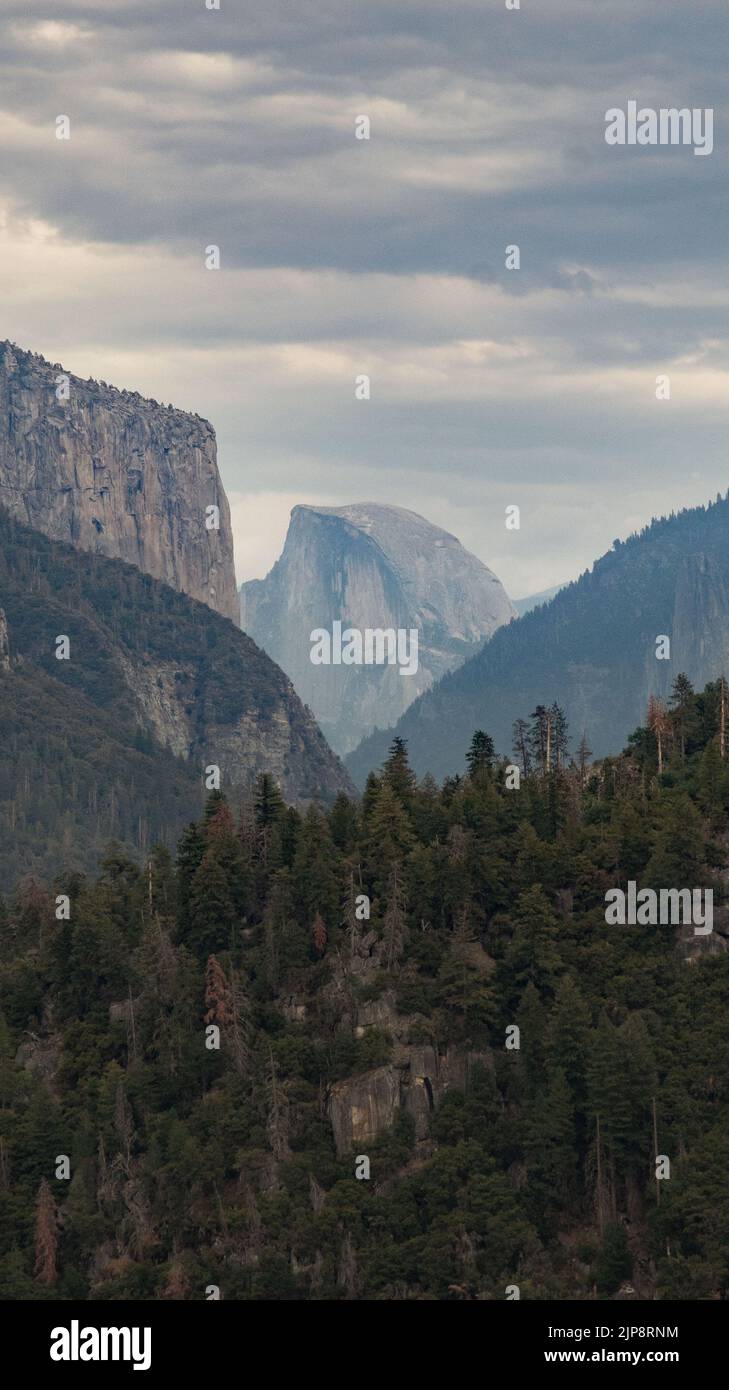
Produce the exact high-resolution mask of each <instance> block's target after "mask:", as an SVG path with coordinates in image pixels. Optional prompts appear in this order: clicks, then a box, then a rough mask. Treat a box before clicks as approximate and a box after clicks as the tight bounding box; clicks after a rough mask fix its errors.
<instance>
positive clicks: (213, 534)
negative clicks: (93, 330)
mask: <svg viewBox="0 0 729 1390" xmlns="http://www.w3.org/2000/svg"><path fill="white" fill-rule="evenodd" d="M62 374H64V369H63V368H62V367H61V366H60V365H59V364H56V365H52V364H51V363H50V362H46V361H45V360H44V358H42V357H39V356H37V355H36V354H35V353H30V352H23V351H21V349H20V348H17V347H15V346H14V345H13V344H11V343H8V342H5V343H0V505H1V506H4V507H7V509H8V511H10V512H12V514H13V515H14V516H17V517H18V519H19V520H20V521H24V522H27V523H28V525H30V526H33V527H35V528H36V529H37V530H39V531H43V532H44V533H45V534H46V535H47V536H50V537H51V538H52V539H53V540H61V541H68V542H69V543H70V544H71V545H75V546H77V547H78V548H79V549H82V550H91V551H95V552H97V553H99V554H103V555H113V556H117V557H118V558H120V559H122V560H128V561H129V562H130V564H133V565H137V566H138V567H139V569H142V570H144V571H145V572H146V573H148V574H152V575H154V576H155V578H157V579H164V580H165V582H166V583H167V584H171V585H172V587H173V588H175V589H180V590H181V591H182V592H183V593H186V594H190V595H191V596H192V597H193V598H196V599H200V600H201V601H202V602H203V603H207V604H209V605H210V606H211V608H215V609H217V610H218V612H220V613H224V614H225V615H226V616H227V617H229V618H232V619H233V620H234V621H235V622H237V621H238V600H237V595H236V585H235V570H234V566H233V537H232V532H231V529H230V514H229V510H228V501H227V498H226V496H225V492H224V490H223V485H222V483H221V481H220V476H219V474H218V465H217V461H216V444H215V431H214V430H213V427H212V425H210V424H208V422H207V420H202V419H201V418H200V417H199V416H198V415H189V414H187V413H186V412H184V411H181V410H173V409H172V407H166V406H162V405H159V404H158V403H157V402H156V401H150V400H145V399H144V398H143V397H142V396H139V395H138V394H137V393H136V392H135V391H118V390H117V389H116V387H113V386H107V385H106V383H105V382H98V381H83V380H81V378H79V377H76V376H72V375H70V373H65V378H66V382H67V389H68V399H67V400H64V399H58V394H57V392H58V391H60V392H61V393H62V392H63V390H64V386H63V383H62V382H61V380H60V379H61V376H62ZM59 382H60V385H59ZM211 505H215V506H217V507H218V508H219V513H220V516H219V521H220V526H219V529H218V530H215V529H210V530H208V529H207V527H206V508H207V507H208V506H211ZM213 519H214V518H213Z"/></svg>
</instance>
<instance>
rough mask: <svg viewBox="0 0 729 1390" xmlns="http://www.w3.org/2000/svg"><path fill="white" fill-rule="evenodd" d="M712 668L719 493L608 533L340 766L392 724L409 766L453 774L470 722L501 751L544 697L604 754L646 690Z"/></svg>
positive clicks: (724, 584)
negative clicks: (549, 593)
mask: <svg viewBox="0 0 729 1390" xmlns="http://www.w3.org/2000/svg"><path fill="white" fill-rule="evenodd" d="M728 497H729V494H728ZM664 635H665V636H668V637H670V640H671V647H670V660H659V659H657V657H656V638H657V637H659V636H664ZM722 670H724V671H726V672H727V673H729V500H727V498H717V501H716V502H715V503H713V504H711V505H710V506H708V507H696V508H694V509H691V510H686V511H683V512H680V513H678V514H677V515H671V516H669V517H664V518H662V519H661V520H657V521H653V522H652V523H651V525H650V526H648V527H646V528H645V529H644V530H643V531H641V532H640V533H639V534H637V535H635V536H631V537H630V539H629V540H628V541H626V542H616V543H615V545H614V547H613V549H612V550H611V551H609V552H608V554H607V555H604V556H603V557H602V558H601V559H600V560H598V561H596V563H595V565H594V566H593V569H592V570H591V571H590V572H587V573H585V574H583V575H582V576H581V577H580V579H578V580H577V581H576V582H574V583H572V584H568V585H567V587H566V588H564V589H562V590H561V591H560V592H559V593H558V594H557V596H556V597H555V598H554V599H552V602H551V603H549V604H548V605H547V606H546V607H542V608H535V609H533V610H532V611H531V612H529V613H526V614H525V616H524V617H522V618H520V619H519V621H518V622H517V623H512V624H510V625H509V626H508V627H506V628H502V629H501V630H500V631H499V632H497V633H496V634H495V636H494V637H492V638H491V640H490V642H488V643H487V644H486V646H485V647H484V648H483V649H482V650H481V651H480V652H479V653H478V654H477V655H476V656H475V657H474V658H473V659H472V660H471V661H469V662H467V664H466V665H465V666H462V667H461V668H460V669H459V670H458V671H455V672H453V673H451V674H450V675H448V676H446V677H444V679H443V680H442V681H440V682H439V684H438V685H437V686H436V687H435V688H434V689H433V690H431V691H428V692H427V694H425V695H423V696H422V697H421V699H419V700H418V701H417V702H416V703H415V704H414V705H412V706H411V707H410V709H409V710H408V711H407V712H406V713H405V715H404V716H403V718H402V719H400V720H399V722H398V724H397V725H396V727H395V728H394V729H390V730H388V731H385V732H381V731H378V732H377V733H375V734H373V735H372V737H370V738H368V739H367V740H365V741H364V742H363V743H362V744H361V746H360V747H359V748H357V749H356V750H355V752H354V753H352V754H351V756H350V757H349V758H348V760H347V763H348V766H349V769H350V771H351V772H352V775H353V776H354V778H355V781H357V782H358V783H360V784H362V783H363V782H364V780H365V778H366V776H367V773H368V772H369V771H370V769H371V768H373V767H377V766H379V764H380V763H381V762H382V760H383V758H384V756H385V754H386V752H387V748H388V746H389V743H390V741H391V739H392V737H393V734H395V733H397V734H398V735H400V736H402V737H403V738H406V739H407V740H408V744H409V751H410V757H411V760H412V763H413V766H414V767H415V768H416V769H417V771H418V772H419V773H424V772H426V771H431V772H432V773H433V774H434V776H436V777H443V776H445V775H447V774H451V773H455V772H460V771H462V770H463V766H464V755H465V752H466V748H467V746H468V743H469V740H470V738H471V735H472V734H473V731H474V729H477V728H481V729H485V730H487V731H488V732H489V733H490V734H491V736H492V738H493V739H494V740H495V742H496V745H497V748H498V749H499V750H500V751H502V752H506V753H508V752H510V750H511V744H512V724H513V721H514V720H515V719H516V718H518V717H519V716H522V715H523V716H528V715H530V714H531V712H532V710H533V709H534V707H535V705H537V704H540V703H541V704H551V703H552V702H553V701H554V700H556V701H558V703H559V704H560V705H562V706H563V707H564V708H565V710H566V714H567V719H568V720H569V724H570V729H571V734H572V739H573V744H574V743H576V742H577V741H578V740H579V738H580V736H581V734H582V732H583V730H585V731H586V733H587V738H588V742H589V744H590V747H591V748H592V750H593V752H594V753H595V754H596V755H602V754H607V753H615V752H618V751H619V750H620V749H621V748H622V747H623V745H624V742H625V739H626V738H627V735H628V734H629V733H630V732H631V730H632V729H634V728H635V726H636V725H638V724H640V723H641V722H642V721H643V720H644V718H645V710H646V702H647V700H648V696H649V695H650V694H651V693H654V694H656V695H660V696H662V697H664V698H665V697H667V695H668V694H669V692H670V688H671V684H672V682H673V680H674V678H675V677H676V675H677V674H678V673H679V672H681V671H685V672H686V673H687V674H688V675H689V677H690V678H691V680H692V681H694V682H695V683H696V684H697V685H700V686H703V685H704V684H705V683H706V682H707V681H709V680H712V679H715V678H716V676H717V675H719V674H720V672H721V671H722Z"/></svg>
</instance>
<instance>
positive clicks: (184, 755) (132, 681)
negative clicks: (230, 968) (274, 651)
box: [0, 508, 351, 886]
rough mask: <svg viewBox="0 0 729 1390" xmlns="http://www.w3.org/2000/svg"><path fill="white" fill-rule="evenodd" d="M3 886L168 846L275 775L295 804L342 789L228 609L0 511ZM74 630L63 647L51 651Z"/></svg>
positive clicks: (328, 755)
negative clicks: (228, 796) (210, 812)
mask: <svg viewBox="0 0 729 1390" xmlns="http://www.w3.org/2000/svg"><path fill="white" fill-rule="evenodd" d="M0 610H2V616H1V617H0V708H1V709H2V724H3V734H2V742H1V744H0V883H2V884H3V885H5V886H7V885H8V883H9V882H10V881H12V880H13V879H14V878H15V877H16V876H17V874H18V872H29V871H36V872H41V873H44V874H49V873H53V872H55V871H56V870H57V869H58V867H59V866H60V864H61V863H65V864H71V865H73V866H77V867H80V868H91V867H94V866H95V865H96V863H97V862H98V856H99V853H100V851H101V849H102V848H103V846H104V845H105V844H106V843H107V842H108V841H109V840H110V839H112V838H116V839H119V840H121V841H123V842H124V843H125V844H127V845H128V846H131V847H132V848H134V849H137V850H142V851H143V850H145V849H147V848H149V847H150V845H152V844H154V843H155V841H156V840H158V839H160V838H161V839H164V840H166V841H167V842H168V843H173V842H174V839H175V836H176V835H177V834H178V833H179V831H180V828H181V827H182V825H183V824H185V823H186V822H187V821H188V820H190V819H191V817H193V816H195V815H197V814H199V811H200V805H201V798H202V796H203V794H204V780H203V779H204V773H205V769H206V767H209V766H210V765H211V764H217V765H218V766H219V767H220V771H221V786H222V789H223V790H228V791H229V792H230V790H231V789H234V790H235V789H238V790H240V791H245V790H247V789H249V788H250V787H251V785H252V783H253V781H254V779H255V778H256V776H257V775H258V773H260V772H269V773H271V774H272V775H273V777H274V778H275V779H276V780H277V782H278V783H279V784H280V786H281V788H282V790H283V791H284V793H285V795H286V796H287V797H289V798H291V799H292V800H293V801H295V802H297V803H299V804H301V803H304V802H307V801H310V800H319V801H321V802H324V803H326V802H330V801H331V800H332V799H333V798H334V797H335V796H336V794H337V792H339V791H341V790H351V784H350V783H349V780H348V777H347V775H346V773H345V771H344V769H343V767H342V765H341V763H340V762H339V760H338V759H337V758H336V757H335V756H334V754H333V753H332V751H331V749H330V748H329V747H328V746H327V744H326V742H325V740H324V738H323V736H322V734H321V732H320V731H319V729H318V728H317V726H316V724H315V722H314V719H313V716H312V715H311V714H310V713H309V711H308V710H305V709H304V707H303V705H302V704H301V701H300V700H299V698H298V696H297V695H296V693H295V692H294V690H293V687H292V686H291V684H290V682H289V680H288V679H287V677H286V676H285V675H284V674H283V672H282V671H280V670H279V669H278V667H277V666H275V665H274V663H273V662H272V661H271V660H270V658H269V657H267V656H266V655H265V654H264V653H263V652H261V651H260V650H259V649H258V647H256V645H255V644H254V643H253V642H252V641H251V639H250V638H249V637H247V636H246V635H245V634H244V633H242V632H241V631H240V630H239V629H238V628H237V627H234V626H233V624H232V623H230V622H228V620H227V619H226V618H223V617H221V616H220V615H219V614H217V613H214V612H212V611H211V610H210V609H209V608H207V607H205V606H204V605H203V604H201V603H197V602H196V601H195V600H194V599H190V598H187V597H186V596H185V595H183V594H179V593H177V592H176V591H175V590H174V589H171V588H169V587H168V585H166V584H162V583H160V582H159V581H158V580H155V579H152V578H151V577H150V576H149V575H145V574H142V573H141V572H140V571H139V570H137V569H135V568H133V567H132V566H131V565H127V564H125V563H123V562H122V561H120V560H110V559H107V558H105V557H103V556H98V555H89V554H86V553H84V552H82V551H76V550H74V549H73V548H72V547H71V546H67V545H64V544H62V543H60V542H58V541H51V540H48V539H47V538H46V537H44V536H42V535H40V534H39V533H38V532H34V531H31V530H30V529H29V528H28V527H26V526H22V525H20V523H19V522H17V521H15V520H14V519H13V518H11V517H10V516H9V515H8V513H7V512H5V511H3V510H2V509H1V508H0ZM62 636H66V637H68V638H69V640H70V659H69V660H59V659H58V658H57V656H56V651H57V649H58V643H57V639H58V638H59V637H62Z"/></svg>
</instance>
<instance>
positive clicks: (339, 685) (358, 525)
mask: <svg viewBox="0 0 729 1390" xmlns="http://www.w3.org/2000/svg"><path fill="white" fill-rule="evenodd" d="M240 600H241V626H242V627H243V628H244V630H245V631H246V632H248V633H249V634H250V635H251V637H253V638H254V640H255V641H256V642H258V643H259V645H260V646H262V647H263V648H264V650H265V651H267V652H268V654H269V656H272V657H273V659H274V661H276V662H278V664H279V666H281V667H283V669H284V671H286V672H287V674H288V675H289V676H290V677H291V679H292V681H293V683H294V686H295V688H296V690H297V691H298V693H299V695H300V696H301V698H302V700H304V701H305V702H306V704H307V705H309V707H310V708H311V709H312V710H313V712H314V714H315V715H316V717H317V719H318V721H319V723H320V725H321V727H322V729H323V731H324V733H325V734H326V736H327V738H328V740H329V742H330V743H331V745H332V747H333V748H335V749H336V750H337V752H340V753H344V752H347V751H348V750H349V749H351V748H354V747H355V746H356V744H357V743H358V742H359V741H360V739H361V738H363V737H364V736H365V735H366V734H367V733H369V732H370V730H372V729H373V728H375V726H379V727H380V728H381V727H383V726H384V725H386V724H388V723H392V722H393V721H394V720H395V719H397V718H398V717H399V716H400V715H401V714H402V713H403V711H404V710H405V709H406V708H407V707H408V705H409V704H410V703H411V701H413V700H414V699H415V698H416V697H417V696H418V695H420V694H421V693H422V692H423V691H424V690H427V689H428V687H429V686H430V685H431V684H432V683H433V681H434V680H437V679H438V678H439V677H440V676H442V675H443V674H444V673H445V672H446V671H450V670H452V669H453V667H455V666H457V665H459V664H460V663H461V662H463V661H465V660H466V658H467V657H469V656H471V655H472V654H473V653H474V652H475V651H476V650H478V648H479V646H480V645H481V643H482V642H483V641H484V639H485V638H487V637H489V636H490V635H491V634H492V633H493V632H494V631H495V630H496V628H498V627H499V626H500V625H501V624H503V623H506V622H509V620H510V619H511V618H512V617H513V616H514V613H515V610H514V608H513V607H512V605H511V603H510V601H509V599H508V598H507V596H506V593H505V592H504V589H503V587H502V585H501V584H500V582H499V580H498V579H497V578H496V576H495V575H494V574H492V573H491V571H490V570H489V569H487V568H486V566H485V565H484V564H482V563H481V561H480V560H478V559H477V558H476V556H475V555H471V554H470V553H469V552H468V551H467V550H464V548H463V546H462V545H461V543H460V541H458V540H456V538H455V536H451V535H449V533H448V532H447V531H442V530H441V529H440V527H438V526H433V525H431V523H430V522H428V521H425V520H424V518H423V517H421V516H418V515H416V513H415V512H410V511H406V510H405V509H404V508H402V507H389V506H377V505H375V504H373V503H366V504H365V503H357V504H352V505H351V506H347V507H304V506H300V507H294V509H293V511H292V513H291V522H290V525H289V530H288V534H287V537H286V543H285V545H284V549H283V553H282V555H281V558H280V559H279V560H278V561H277V562H276V564H275V565H274V567H273V569H272V570H271V572H270V574H269V575H268V576H267V578H266V579H263V580H251V581H250V582H249V583H247V584H244V585H242V587H241V591H240ZM334 623H341V625H342V630H343V631H346V630H347V629H356V630H357V631H359V632H365V631H366V630H367V629H370V630H378V629H380V630H387V629H392V630H393V631H395V632H397V631H398V630H400V631H403V632H405V633H406V634H409V633H410V632H411V630H414V631H415V632H417V634H418V660H417V670H416V671H414V672H413V673H412V674H410V673H408V674H404V673H403V672H402V670H401V669H400V663H397V664H392V665H390V664H383V663H380V664H379V665H374V664H370V665H366V664H357V665H346V664H340V665H335V664H324V665H314V664H313V663H312V661H311V651H312V642H311V634H312V632H313V631H314V630H315V629H317V628H319V629H325V630H326V631H327V632H330V633H331V631H332V627H333V624H334Z"/></svg>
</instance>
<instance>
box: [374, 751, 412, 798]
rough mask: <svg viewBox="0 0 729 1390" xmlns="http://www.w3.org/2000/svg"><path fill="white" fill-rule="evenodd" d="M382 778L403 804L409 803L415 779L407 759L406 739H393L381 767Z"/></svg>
mask: <svg viewBox="0 0 729 1390" xmlns="http://www.w3.org/2000/svg"><path fill="white" fill-rule="evenodd" d="M382 780H383V782H386V783H387V785H388V786H389V787H391V788H392V790H393V792H394V793H395V796H396V797H397V798H398V800H399V801H401V802H402V803H403V805H404V806H407V805H409V804H410V802H411V800H412V796H413V792H414V791H415V786H416V779H415V773H414V772H413V770H412V768H411V766H410V763H409V761H408V746H407V740H406V739H404V738H399V737H398V738H394V739H393V741H392V744H391V745H390V752H389V753H388V756H387V759H386V761H385V764H384V766H383V769H382Z"/></svg>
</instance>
